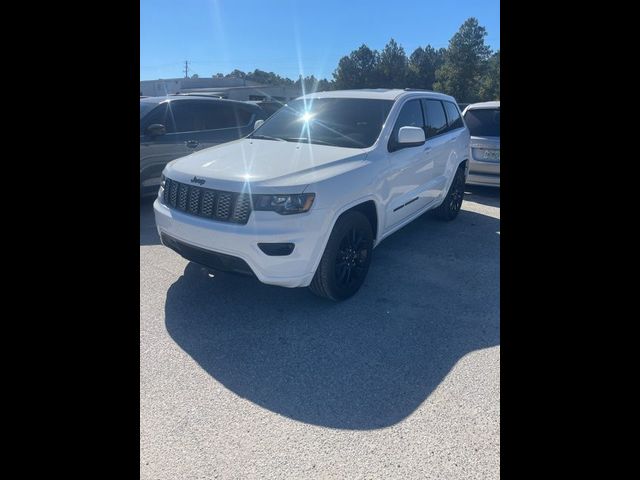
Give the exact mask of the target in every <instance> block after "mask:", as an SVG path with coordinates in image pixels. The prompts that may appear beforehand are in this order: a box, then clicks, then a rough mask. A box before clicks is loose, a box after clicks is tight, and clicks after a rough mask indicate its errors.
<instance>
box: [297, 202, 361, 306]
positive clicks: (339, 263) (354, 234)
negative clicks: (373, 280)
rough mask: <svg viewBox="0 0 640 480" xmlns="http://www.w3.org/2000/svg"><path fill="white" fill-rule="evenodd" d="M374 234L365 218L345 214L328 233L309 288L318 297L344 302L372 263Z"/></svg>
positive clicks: (353, 291)
mask: <svg viewBox="0 0 640 480" xmlns="http://www.w3.org/2000/svg"><path fill="white" fill-rule="evenodd" d="M372 252H373V231H372V229H371V224H370V223H369V220H368V219H367V217H365V216H364V215H363V214H362V213H360V212H358V211H355V210H352V211H349V212H346V213H344V214H343V215H342V216H341V217H340V218H338V221H337V222H336V224H335V226H334V227H333V231H332V232H331V236H330V237H329V241H328V242H327V246H326V248H325V249H324V253H323V254H322V259H321V260H320V264H319V265H318V269H317V270H316V273H315V275H314V277H313V280H312V281H311V285H309V289H310V290H311V291H312V292H313V293H314V294H316V295H318V296H319V297H325V298H328V299H330V300H334V301H339V300H345V299H347V298H349V297H351V296H353V295H354V294H355V293H356V292H357V291H358V290H359V289H360V287H361V286H362V284H363V283H364V279H365V278H366V276H367V272H368V271H369V265H370V264H371V253H372Z"/></svg>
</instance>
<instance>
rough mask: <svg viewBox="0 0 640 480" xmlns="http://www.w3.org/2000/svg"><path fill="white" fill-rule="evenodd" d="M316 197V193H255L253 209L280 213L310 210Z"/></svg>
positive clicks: (288, 213)
mask: <svg viewBox="0 0 640 480" xmlns="http://www.w3.org/2000/svg"><path fill="white" fill-rule="evenodd" d="M315 198H316V194H315V193H301V194H297V195H253V209H254V210H262V211H270V212H276V213H279V214H280V215H291V214H293V213H303V212H308V211H309V209H310V208H311V205H313V200H314V199H315Z"/></svg>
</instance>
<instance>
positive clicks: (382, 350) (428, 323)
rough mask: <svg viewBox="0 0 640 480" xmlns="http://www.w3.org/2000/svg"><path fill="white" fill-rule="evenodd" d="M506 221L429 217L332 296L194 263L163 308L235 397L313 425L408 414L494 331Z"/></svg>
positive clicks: (364, 422)
mask: <svg viewBox="0 0 640 480" xmlns="http://www.w3.org/2000/svg"><path fill="white" fill-rule="evenodd" d="M499 223H500V221H499V220H498V219H495V218H492V217H490V216H486V215H481V214H478V213H474V212H470V211H465V210H463V211H461V212H460V215H459V217H458V218H457V219H456V220H455V221H454V222H451V223H442V222H439V221H437V220H435V219H433V218H431V217H429V216H428V215H425V216H423V217H421V218H419V219H418V220H416V221H414V222H412V223H411V224H409V225H408V226H406V227H405V228H403V229H402V230H400V231H399V232H397V233H396V234H394V235H392V236H391V237H389V238H388V239H386V240H385V241H384V242H382V244H381V245H380V246H379V247H378V248H376V249H375V251H374V256H373V263H372V266H371V269H370V271H369V275H368V277H367V281H366V283H365V285H364V286H363V287H362V289H361V290H360V291H359V292H358V293H357V294H356V296H354V297H353V298H351V299H349V300H347V301H345V302H342V303H332V302H329V301H325V300H323V299H320V298H317V297H315V296H313V295H312V294H311V293H310V292H308V291H307V289H284V288H279V287H273V286H268V285H263V284H261V283H259V282H258V281H257V280H255V279H252V278H248V277H239V276H234V275H228V274H218V273H216V274H215V275H214V276H213V277H210V276H209V274H208V272H207V270H205V269H203V268H201V267H200V266H198V265H196V264H194V263H189V264H188V265H187V267H186V268H185V271H184V274H183V275H182V276H181V277H180V278H179V279H178V280H177V281H176V282H175V283H174V284H173V285H172V286H171V287H170V289H169V291H168V293H167V300H166V305H165V321H166V327H167V330H168V332H169V334H170V335H171V337H172V338H173V339H174V340H175V341H176V343H177V344H178V345H179V346H180V347H181V348H182V349H184V351H185V352H187V353H188V354H189V355H190V356H191V357H192V358H193V359H194V360H195V361H196V362H198V364H199V365H200V366H201V367H202V368H203V369H204V370H205V371H207V372H208V373H209V374H210V375H211V376H212V377H213V378H214V379H216V380H217V381H219V382H220V383H222V384H223V385H224V386H225V387H226V388H228V389H230V390H231V391H233V392H234V393H236V394H237V395H239V396H241V397H244V398H246V399H247V400H249V401H251V402H254V403H256V404H258V405H260V406H262V407H264V408H267V409H269V410H271V411H273V412H276V413H279V414H281V415H284V416H286V417H289V418H292V419H295V420H298V421H301V422H306V423H309V424H313V425H320V426H325V427H332V428H340V429H356V430H367V429H377V428H383V427H388V426H390V425H393V424H395V423H397V422H399V421H401V420H403V419H405V418H406V417H408V416H409V415H410V414H411V413H412V412H413V411H414V410H415V409H416V408H417V407H418V406H419V405H420V404H421V403H422V402H423V401H424V400H425V399H426V398H427V397H429V395H430V394H431V393H432V392H433V391H434V389H435V388H436V387H437V386H438V385H439V384H440V382H442V380H443V379H444V377H445V376H446V375H447V373H448V372H449V371H450V370H451V368H452V367H453V366H454V365H455V363H456V362H457V361H458V360H460V358H461V357H463V356H464V355H465V354H467V353H469V352H472V351H474V350H478V349H483V348H488V347H493V346H495V345H498V344H499V343H500V337H499V333H500V332H499V322H500V319H499V292H500V285H499V242H500V237H499V235H498V234H497V233H496V232H497V231H499V230H500V226H499Z"/></svg>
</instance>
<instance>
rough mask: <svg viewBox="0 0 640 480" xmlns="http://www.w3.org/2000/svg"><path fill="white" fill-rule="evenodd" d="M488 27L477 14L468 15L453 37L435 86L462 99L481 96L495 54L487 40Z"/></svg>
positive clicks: (468, 99) (476, 99)
mask: <svg viewBox="0 0 640 480" xmlns="http://www.w3.org/2000/svg"><path fill="white" fill-rule="evenodd" d="M486 35H487V31H486V29H485V28H484V27H481V26H480V25H479V24H478V20H477V19H476V18H473V17H471V18H469V19H467V20H466V21H465V22H464V23H463V24H462V26H461V27H460V29H459V30H458V31H457V32H456V34H455V35H454V36H453V37H452V38H451V40H449V48H448V49H447V52H446V54H445V59H444V64H443V65H442V67H440V68H439V69H438V70H437V72H436V83H435V84H434V89H435V90H438V91H441V92H443V93H447V94H449V95H452V96H454V97H455V98H456V100H457V101H458V102H475V101H478V99H479V90H480V88H479V87H480V82H481V79H482V77H483V75H484V73H485V69H486V67H487V60H488V58H489V56H490V55H491V48H489V46H488V45H485V43H484V37H485V36H486Z"/></svg>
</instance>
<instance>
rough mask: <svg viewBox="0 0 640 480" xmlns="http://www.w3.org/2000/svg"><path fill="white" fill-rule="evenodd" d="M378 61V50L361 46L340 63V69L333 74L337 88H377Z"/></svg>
mask: <svg viewBox="0 0 640 480" xmlns="http://www.w3.org/2000/svg"><path fill="white" fill-rule="evenodd" d="M378 61H379V55H378V52H377V51H376V50H371V49H370V48H369V47H367V46H366V45H364V44H363V45H361V46H360V48H358V49H357V50H354V51H353V52H351V53H350V54H349V55H348V56H345V57H342V58H341V59H340V61H339V62H338V68H336V70H335V72H333V78H334V85H335V88H337V89H349V88H371V87H375V86H376V84H377V78H376V73H377V65H378Z"/></svg>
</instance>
